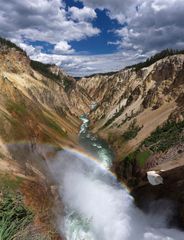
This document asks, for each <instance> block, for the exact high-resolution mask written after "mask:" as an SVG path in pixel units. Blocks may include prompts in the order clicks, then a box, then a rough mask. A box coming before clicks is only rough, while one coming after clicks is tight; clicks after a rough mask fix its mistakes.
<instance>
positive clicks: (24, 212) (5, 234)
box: [0, 194, 33, 240]
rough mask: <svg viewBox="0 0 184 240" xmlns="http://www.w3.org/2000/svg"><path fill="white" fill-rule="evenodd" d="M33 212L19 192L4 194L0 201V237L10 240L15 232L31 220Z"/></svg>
mask: <svg viewBox="0 0 184 240" xmlns="http://www.w3.org/2000/svg"><path fill="white" fill-rule="evenodd" d="M32 219H33V214H32V212H31V211H30V210H29V209H27V208H26V207H25V206H24V204H23V201H22V197H21V195H20V194H17V195H16V196H14V195H13V194H5V195H4V196H3V198H2V199H1V201H0V239H1V240H12V239H14V237H15V235H16V233H17V232H18V231H20V230H22V229H24V228H25V227H26V226H27V225H28V224H30V223H31V222H32Z"/></svg>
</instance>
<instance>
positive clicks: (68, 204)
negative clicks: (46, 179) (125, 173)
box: [48, 150, 184, 240]
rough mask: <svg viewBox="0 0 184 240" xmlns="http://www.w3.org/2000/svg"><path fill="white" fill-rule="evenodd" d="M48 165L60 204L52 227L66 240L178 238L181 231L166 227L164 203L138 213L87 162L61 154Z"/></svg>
mask: <svg viewBox="0 0 184 240" xmlns="http://www.w3.org/2000/svg"><path fill="white" fill-rule="evenodd" d="M48 166H49V169H50V171H51V173H52V175H53V177H54V180H55V181H56V183H57V185H58V189H59V194H60V197H61V200H62V202H63V204H64V213H63V215H62V216H60V215H59V216H58V226H59V229H60V231H61V233H62V234H64V236H65V237H66V239H67V240H74V239H75V240H183V239H184V233H183V232H181V231H179V230H177V229H172V228H169V227H168V223H169V220H170V219H171V218H172V215H173V214H174V209H173V208H172V205H170V203H169V202H165V201H160V202H157V203H152V204H150V211H149V213H148V214H145V213H143V212H141V211H140V210H139V209H138V208H137V207H136V206H135V204H134V200H133V198H132V197H131V196H130V194H129V192H128V191H127V189H126V188H125V187H123V186H121V185H120V184H119V183H118V182H117V180H116V178H115V177H114V176H113V175H112V174H111V173H110V172H109V171H108V170H107V169H105V168H104V167H103V166H102V165H101V164H100V163H99V162H97V161H95V160H94V159H92V158H91V157H89V156H87V155H84V154H82V153H79V152H76V151H73V150H63V151H61V152H59V153H58V154H57V156H56V157H55V158H54V159H52V160H50V161H49V162H48Z"/></svg>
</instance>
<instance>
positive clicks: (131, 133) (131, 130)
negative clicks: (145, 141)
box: [122, 119, 142, 141]
mask: <svg viewBox="0 0 184 240" xmlns="http://www.w3.org/2000/svg"><path fill="white" fill-rule="evenodd" d="M141 128H142V127H139V126H138V125H137V121H136V119H134V120H133V121H132V122H131V123H130V125H129V127H128V129H127V131H126V132H124V133H123V135H122V137H123V139H124V140H125V141H129V140H131V139H133V138H135V137H136V136H137V134H138V132H139V131H140V130H141Z"/></svg>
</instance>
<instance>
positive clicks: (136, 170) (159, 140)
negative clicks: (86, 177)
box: [114, 121, 184, 186]
mask: <svg viewBox="0 0 184 240" xmlns="http://www.w3.org/2000/svg"><path fill="white" fill-rule="evenodd" d="M183 142H184V121H181V122H173V121H167V122H166V123H164V124H163V125H162V126H160V127H158V128H157V129H156V130H155V131H154V132H153V133H152V134H151V135H150V136H149V137H148V138H146V139H145V140H144V141H143V142H142V144H141V145H140V147H139V149H137V150H135V151H134V152H132V153H130V154H129V155H127V156H126V157H123V158H122V160H121V161H118V162H115V164H114V170H115V172H116V174H117V176H118V178H119V179H120V180H126V181H127V183H128V185H129V186H135V185H136V184H137V183H138V181H139V178H140V176H141V174H140V172H141V169H142V168H144V167H145V164H146V162H147V160H148V159H149V157H150V156H151V155H152V154H154V153H157V152H165V151H167V150H168V149H170V148H171V147H173V146H175V145H178V144H180V143H183ZM134 180H135V181H134Z"/></svg>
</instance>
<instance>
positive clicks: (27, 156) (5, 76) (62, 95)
mask: <svg viewBox="0 0 184 240" xmlns="http://www.w3.org/2000/svg"><path fill="white" fill-rule="evenodd" d="M0 40H1V41H0V192H1V197H0V203H1V206H4V208H5V209H9V210H10V213H11V214H20V217H19V216H18V215H17V218H20V219H19V220H20V222H17V225H18V226H17V227H16V228H15V227H14V225H12V222H11V221H10V222H8V221H9V219H7V220H6V221H7V224H5V223H3V222H2V221H1V219H0V224H1V225H2V231H1V232H2V236H1V237H2V239H10V238H11V237H12V236H14V239H20V238H21V239H28V236H29V239H60V238H58V235H57V233H56V230H55V229H54V228H53V227H52V224H51V221H52V219H53V216H52V212H51V209H52V207H53V204H54V202H55V201H53V197H56V192H52V188H50V186H51V185H52V182H49V181H50V180H49V179H50V178H49V176H48V174H47V171H46V159H47V158H48V157H49V156H51V155H53V154H55V152H56V151H57V149H61V148H62V147H63V146H70V147H72V146H75V147H76V146H77V135H78V130H79V126H80V124H81V122H80V120H79V116H80V115H81V114H83V113H85V112H88V111H89V110H90V102H91V100H90V98H89V97H88V95H87V94H86V93H85V91H84V90H83V88H82V87H80V86H78V85H77V84H76V81H75V79H73V78H72V77H70V76H68V75H67V74H65V73H64V72H63V70H62V69H60V68H59V67H57V66H55V65H49V64H48V65H45V64H42V63H39V62H36V61H32V60H30V59H29V58H28V57H27V55H26V53H25V52H24V51H22V50H21V49H20V48H18V47H17V46H16V45H14V44H12V43H11V42H9V41H6V40H3V39H0ZM19 195H20V197H19ZM7 204H9V205H7ZM14 204H15V205H17V206H20V209H22V210H21V211H20V213H19V212H16V213H14ZM25 205H26V206H29V208H31V212H30V211H27V210H26V209H27V207H26V206H25ZM9 210H7V211H5V212H3V211H4V210H3V208H0V214H1V215H2V216H4V217H6V216H8V215H6V214H8V211H9ZM4 214H5V215H4ZM22 222H25V226H23V225H21V223H22ZM3 224H4V225H3ZM13 224H14V223H13ZM19 225H20V226H19ZM7 228H11V231H9V233H8V234H9V235H8V236H7V238H6V236H5V234H6V231H7ZM42 232H43V234H42ZM44 233H45V234H46V236H47V238H46V236H45V235H44ZM15 234H17V235H15ZM40 234H41V235H40ZM44 236H45V237H44Z"/></svg>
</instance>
